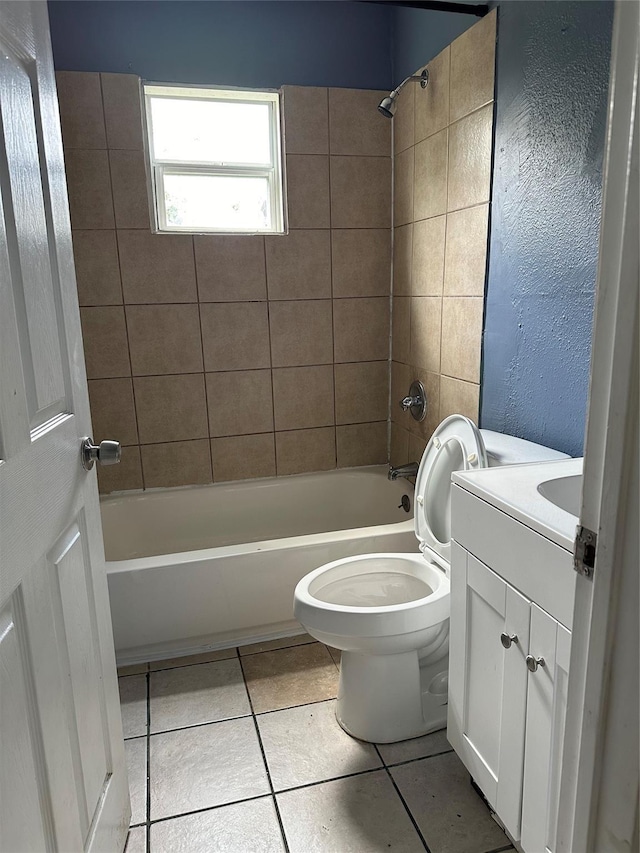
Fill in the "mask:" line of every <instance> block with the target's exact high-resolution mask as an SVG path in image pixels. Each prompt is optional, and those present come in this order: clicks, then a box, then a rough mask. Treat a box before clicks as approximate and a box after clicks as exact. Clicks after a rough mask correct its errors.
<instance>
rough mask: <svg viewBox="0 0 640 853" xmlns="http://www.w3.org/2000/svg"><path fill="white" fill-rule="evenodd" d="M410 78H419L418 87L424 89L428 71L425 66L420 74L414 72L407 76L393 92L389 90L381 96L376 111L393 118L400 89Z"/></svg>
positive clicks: (427, 79)
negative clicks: (383, 96) (385, 94)
mask: <svg viewBox="0 0 640 853" xmlns="http://www.w3.org/2000/svg"><path fill="white" fill-rule="evenodd" d="M411 80H419V81H420V88H421V89H426V88H427V83H428V82H429V72H428V71H427V69H426V68H425V69H424V71H423V72H422V74H414V75H413V76H411V77H407V78H406V79H405V80H403V81H402V83H400V85H399V86H398V87H397V88H396V89H394V90H393V92H389V94H388V95H387V97H386V98H383V99H382V100H381V101H380V103H379V104H378V111H379V112H381V113H382V115H383V116H384V117H385V118H393V116H394V115H395V112H396V107H397V106H398V103H397V100H396V99H397V97H398V95H399V94H400V92H401V91H402V89H403V88H404V87H405V86H406V85H407V83H409V82H410V81H411Z"/></svg>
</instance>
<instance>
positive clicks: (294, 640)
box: [238, 634, 315, 657]
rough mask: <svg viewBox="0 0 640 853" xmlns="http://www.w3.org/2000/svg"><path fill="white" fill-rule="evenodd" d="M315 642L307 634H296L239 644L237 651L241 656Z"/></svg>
mask: <svg viewBox="0 0 640 853" xmlns="http://www.w3.org/2000/svg"><path fill="white" fill-rule="evenodd" d="M308 643H315V640H314V639H313V637H310V636H309V634H296V635H295V637H280V638H279V639H277V640H265V641H264V642H263V643H250V644H249V645H248V646H240V647H239V649H238V651H239V652H240V654H241V656H242V657H244V655H255V654H257V653H258V652H271V651H273V650H274V649H288V648H289V647H290V646H305V645H307V644H308Z"/></svg>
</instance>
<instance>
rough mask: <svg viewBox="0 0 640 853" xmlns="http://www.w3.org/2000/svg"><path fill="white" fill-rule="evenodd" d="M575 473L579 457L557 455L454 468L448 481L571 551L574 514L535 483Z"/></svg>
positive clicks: (580, 466)
mask: <svg viewBox="0 0 640 853" xmlns="http://www.w3.org/2000/svg"><path fill="white" fill-rule="evenodd" d="M577 474H582V459H561V460H557V461H553V462H535V463H529V464H526V465H505V466H501V467H497V468H483V469H481V470H480V471H458V472H456V473H454V474H453V477H452V481H453V482H454V483H455V484H456V485H458V486H461V487H462V488H463V489H465V490H466V491H468V492H471V494H473V495H476V496H477V497H479V498H482V500H484V501H487V503H490V504H492V505H493V506H495V507H497V508H498V509H501V510H502V511H503V512H505V513H507V515H510V516H511V517H512V518H515V519H517V520H518V521H520V522H522V524H525V525H526V526H527V527H530V528H531V529H532V530H536V531H537V532H538V533H540V534H542V536H545V537H546V538H547V539H550V540H551V541H552V542H555V543H556V544H557V545H560V547H561V548H565V549H566V550H567V551H573V543H574V539H575V536H576V525H577V524H578V518H577V517H576V516H575V515H572V514H571V513H570V512H566V511H565V510H563V509H560V508H559V507H557V506H556V505H555V504H554V503H552V502H551V501H549V500H547V498H545V497H543V496H542V495H541V494H540V492H539V491H538V485H539V484H540V483H543V482H545V481H546V480H553V479H557V478H559V477H572V476H575V475H577Z"/></svg>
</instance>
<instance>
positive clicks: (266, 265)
mask: <svg viewBox="0 0 640 853" xmlns="http://www.w3.org/2000/svg"><path fill="white" fill-rule="evenodd" d="M287 214H288V210H287ZM262 257H263V261H264V289H265V302H266V305H267V335H268V338H269V380H270V382H271V425H272V428H271V433H267V435H269V434H270V435H271V436H272V439H273V468H274V476H276V477H277V476H278V446H277V442H276V394H275V390H274V387H273V350H272V348H271V347H272V341H271V302H275V301H276V300H273V299H271V297H270V295H269V261H268V257H267V240H266V237H264V236H263V238H262ZM237 654H238V657H239V656H240V653H239V652H237ZM248 692H249V691H248V690H247V693H248Z"/></svg>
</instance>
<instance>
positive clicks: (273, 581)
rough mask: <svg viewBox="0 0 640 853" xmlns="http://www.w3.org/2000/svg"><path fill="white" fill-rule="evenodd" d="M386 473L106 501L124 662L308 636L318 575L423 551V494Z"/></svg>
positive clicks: (354, 472) (381, 469)
mask: <svg viewBox="0 0 640 853" xmlns="http://www.w3.org/2000/svg"><path fill="white" fill-rule="evenodd" d="M386 470H387V469H386V467H385V466H375V467H370V468H356V469H347V470H339V471H328V472H325V473H319V474H298V475H295V476H290V477H274V478H270V479H265V480H252V481H243V482H233V483H222V484H214V485H209V486H192V487H187V488H173V489H158V490H152V491H146V492H133V493H127V494H122V495H116V496H109V497H105V498H103V499H102V500H101V512H102V523H103V531H104V542H105V553H106V558H107V577H108V582H109V596H110V600H111V611H112V617H113V631H114V637H115V644H116V654H117V658H118V663H119V664H123V663H136V662H139V661H145V660H157V659H160V658H163V657H170V656H174V655H176V656H177V655H181V654H192V653H195V652H199V651H205V650H208V649H216V648H223V647H225V646H231V645H239V644H243V643H249V642H257V641H261V640H266V639H271V638H274V637H278V636H287V635H293V634H296V633H300V625H299V624H298V623H297V622H296V621H295V620H294V618H293V591H294V589H295V586H296V584H297V582H298V581H299V580H300V579H301V578H302V577H303V576H304V575H305V574H307V572H310V571H312V569H315V568H318V566H321V565H323V564H324V563H328V562H330V561H331V560H338V559H341V558H342V557H347V556H353V555H356V554H366V553H368V552H373V551H385V552H389V551H416V550H417V541H416V539H415V536H414V533H413V512H412V510H413V487H412V486H411V485H410V483H408V482H407V481H406V480H397V481H395V482H389V481H388V480H387V476H386ZM403 495H407V496H408V497H409V498H410V506H411V511H410V512H407V511H406V510H405V509H404V508H403V507H402V506H399V505H400V503H401V500H402V497H403Z"/></svg>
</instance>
